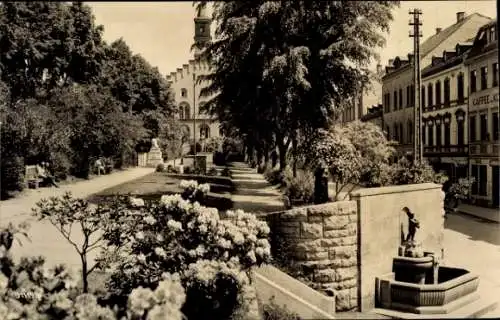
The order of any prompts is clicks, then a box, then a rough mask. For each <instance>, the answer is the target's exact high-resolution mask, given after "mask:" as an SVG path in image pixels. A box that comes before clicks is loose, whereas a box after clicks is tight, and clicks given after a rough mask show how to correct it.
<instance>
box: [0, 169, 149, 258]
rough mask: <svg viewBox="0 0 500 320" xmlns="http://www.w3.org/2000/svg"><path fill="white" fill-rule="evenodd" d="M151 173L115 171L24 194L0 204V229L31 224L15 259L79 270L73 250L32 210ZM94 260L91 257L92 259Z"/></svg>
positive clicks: (15, 251)
mask: <svg viewBox="0 0 500 320" xmlns="http://www.w3.org/2000/svg"><path fill="white" fill-rule="evenodd" d="M152 172H154V168H129V169H126V170H123V171H116V172H113V173H111V174H109V175H103V176H100V177H95V178H93V179H91V180H84V181H79V182H76V183H73V184H67V185H61V186H60V188H39V189H36V190H26V192H24V193H22V194H20V195H19V196H18V197H16V198H12V199H9V200H5V201H1V202H0V226H6V225H7V224H8V223H9V222H12V223H14V224H17V223H20V222H22V221H25V220H28V221H30V224H31V226H30V229H29V236H30V240H31V241H28V240H26V239H24V238H20V240H21V241H22V245H21V246H20V245H19V244H18V243H17V242H16V243H15V244H14V247H13V250H12V252H13V254H14V259H19V258H20V257H22V256H36V255H43V256H45V259H46V260H45V261H46V262H47V264H48V265H54V264H57V263H65V264H66V265H68V266H70V267H72V268H74V267H76V268H79V267H80V266H81V264H80V258H79V256H78V254H77V253H76V252H75V249H74V248H73V247H72V246H71V245H70V244H69V243H68V242H67V241H66V240H65V239H64V238H63V237H62V236H61V235H60V234H59V231H57V229H56V228H55V227H54V226H52V225H51V224H50V223H48V222H45V221H43V222H41V221H35V220H34V219H33V218H32V217H31V216H30V212H31V208H33V207H34V206H35V204H36V203H37V202H38V201H40V200H41V199H44V198H49V197H53V196H60V195H63V194H64V193H65V192H68V191H69V192H71V193H72V195H73V196H74V197H78V198H86V197H88V196H89V195H91V194H94V193H97V192H100V191H102V190H104V189H107V188H110V187H113V186H116V185H119V184H122V183H125V182H128V181H131V180H134V179H137V178H140V177H142V176H145V175H147V174H149V173H152ZM72 238H73V239H76V242H77V243H81V239H82V237H81V233H79V230H75V231H73V233H72ZM92 258H93V257H92Z"/></svg>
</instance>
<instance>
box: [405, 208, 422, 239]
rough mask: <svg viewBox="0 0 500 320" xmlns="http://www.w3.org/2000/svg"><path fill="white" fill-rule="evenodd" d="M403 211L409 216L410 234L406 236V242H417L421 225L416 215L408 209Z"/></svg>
mask: <svg viewBox="0 0 500 320" xmlns="http://www.w3.org/2000/svg"><path fill="white" fill-rule="evenodd" d="M403 211H404V212H405V213H406V215H407V216H408V234H407V235H406V241H407V242H409V241H412V242H413V241H414V240H415V233H416V232H417V229H419V228H420V223H419V222H418V220H417V219H415V214H413V213H412V212H411V211H410V209H409V208H408V207H404V208H403Z"/></svg>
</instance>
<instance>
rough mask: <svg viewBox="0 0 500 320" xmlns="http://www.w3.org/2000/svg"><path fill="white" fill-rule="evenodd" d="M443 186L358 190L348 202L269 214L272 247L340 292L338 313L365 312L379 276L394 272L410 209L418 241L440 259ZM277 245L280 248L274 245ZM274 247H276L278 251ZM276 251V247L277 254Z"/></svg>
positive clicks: (316, 281) (322, 286)
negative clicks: (406, 211) (277, 238)
mask: <svg viewBox="0 0 500 320" xmlns="http://www.w3.org/2000/svg"><path fill="white" fill-rule="evenodd" d="M443 200H444V194H443V192H442V191H441V185H436V184H430V183H428V184H416V185H405V186H393V187H382V188H369V189H360V190H357V191H355V192H353V193H352V195H351V200H350V201H339V202H331V203H326V204H321V205H313V206H306V207H299V208H294V209H291V210H288V211H284V212H276V213H271V214H268V215H267V216H266V217H265V219H266V220H267V221H268V222H269V224H270V227H271V230H272V233H273V236H274V235H279V236H280V238H281V239H282V240H283V242H284V243H285V247H282V244H278V245H277V243H276V242H275V240H274V239H271V242H272V245H273V246H275V248H274V250H277V251H279V252H280V253H282V252H286V255H287V258H291V259H292V260H294V262H296V264H297V265H298V266H299V267H300V269H302V272H303V275H304V277H305V278H307V280H310V281H308V282H309V283H308V284H309V285H310V286H311V287H313V288H314V289H317V290H320V291H323V292H325V293H327V292H328V289H330V290H332V291H333V292H334V294H335V296H336V311H348V310H354V309H357V310H359V311H362V312H365V311H368V310H370V309H372V308H373V307H374V304H375V277H376V276H380V275H384V274H388V273H390V272H392V258H393V257H394V256H396V255H397V253H398V246H399V245H400V243H401V230H402V229H401V225H403V230H404V233H405V234H406V233H407V230H408V220H407V217H406V215H405V214H404V213H403V212H402V208H403V207H405V206H406V207H408V208H410V210H411V211H412V212H414V213H415V214H416V218H417V219H418V220H419V221H420V225H421V227H420V230H418V231H417V236H416V239H417V240H418V241H422V245H423V248H424V250H426V251H433V252H435V253H436V254H437V255H438V257H441V253H442V244H443V231H444V218H443V217H444V216H443V214H444V210H443ZM276 247H277V248H276ZM274 250H273V251H274ZM273 254H276V251H275V252H273Z"/></svg>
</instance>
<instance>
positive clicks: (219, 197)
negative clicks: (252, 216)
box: [88, 172, 233, 210]
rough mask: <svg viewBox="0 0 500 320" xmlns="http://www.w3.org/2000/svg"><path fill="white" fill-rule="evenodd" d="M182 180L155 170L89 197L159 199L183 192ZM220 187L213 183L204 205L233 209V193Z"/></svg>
mask: <svg viewBox="0 0 500 320" xmlns="http://www.w3.org/2000/svg"><path fill="white" fill-rule="evenodd" d="M180 181H181V180H180V179H179V178H175V177H170V176H169V175H167V174H166V173H163V172H153V173H151V174H148V175H146V176H144V177H141V178H138V179H135V180H132V181H129V182H125V183H122V184H120V185H117V186H114V187H111V188H108V189H105V190H103V191H101V192H98V193H96V194H93V195H91V196H89V197H88V200H89V201H90V202H92V203H102V202H106V201H107V199H109V198H110V197H113V196H117V195H131V196H134V197H140V198H143V199H144V200H158V199H160V197H161V196H162V195H168V194H176V193H181V192H182V191H183V190H182V189H181V188H180V186H179V184H180ZM212 187H213V188H212ZM218 187H219V186H217V185H212V184H211V192H209V193H208V196H207V203H205V204H204V205H206V206H209V207H214V208H217V209H219V210H229V209H231V208H232V206H233V204H232V201H231V195H230V194H228V192H227V190H225V188H223V187H224V186H221V187H222V188H218ZM218 192H221V193H218Z"/></svg>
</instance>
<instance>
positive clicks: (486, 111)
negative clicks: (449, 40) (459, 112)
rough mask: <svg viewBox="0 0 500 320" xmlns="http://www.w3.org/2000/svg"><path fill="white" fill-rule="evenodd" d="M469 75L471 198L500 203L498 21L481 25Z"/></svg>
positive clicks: (487, 203) (486, 203)
mask: <svg viewBox="0 0 500 320" xmlns="http://www.w3.org/2000/svg"><path fill="white" fill-rule="evenodd" d="M465 65H466V66H467V68H468V78H469V100H468V107H469V110H468V111H469V133H470V134H469V159H470V160H469V162H470V163H469V165H470V166H469V170H470V176H472V177H474V178H475V181H476V183H474V185H473V186H472V192H471V193H472V201H473V202H474V203H476V204H478V205H484V206H493V207H498V206H499V198H500V196H499V192H500V191H499V187H500V179H499V177H500V170H499V168H500V155H499V152H500V149H499V119H498V113H499V99H498V81H499V80H498V78H499V70H498V30H497V21H496V20H495V21H492V22H490V23H488V24H485V25H484V26H482V27H481V28H480V29H479V31H478V33H477V36H476V38H475V39H474V44H473V47H472V49H471V50H470V53H469V54H468V56H467V59H466V60H465Z"/></svg>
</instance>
